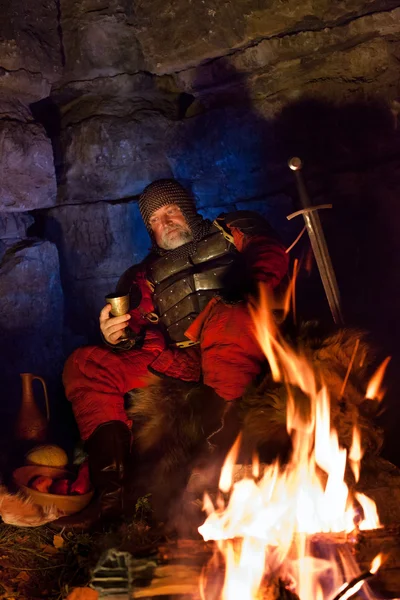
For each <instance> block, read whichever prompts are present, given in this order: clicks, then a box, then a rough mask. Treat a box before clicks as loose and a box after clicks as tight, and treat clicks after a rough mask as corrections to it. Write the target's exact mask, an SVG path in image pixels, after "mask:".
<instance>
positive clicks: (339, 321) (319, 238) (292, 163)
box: [287, 157, 343, 325]
mask: <svg viewBox="0 0 400 600" xmlns="http://www.w3.org/2000/svg"><path fill="white" fill-rule="evenodd" d="M288 165H289V168H290V169H291V170H292V171H294V174H295V177H296V184H297V191H298V193H299V197H300V202H301V204H302V206H303V208H302V210H299V211H297V212H295V213H293V214H291V215H289V216H288V217H287V219H289V220H290V219H293V218H294V217H296V216H297V215H303V218H304V223H305V226H306V229H307V233H308V237H309V238H310V242H311V248H312V251H313V254H314V258H315V262H316V263H317V267H318V271H319V274H320V277H321V280H322V285H323V286H324V291H325V295H326V297H327V300H328V304H329V308H330V310H331V313H332V317H333V320H334V322H335V323H336V325H343V316H342V311H341V306H340V293H339V288H338V284H337V281H336V277H335V272H334V270H333V266H332V262H331V258H330V256H329V251H328V246H327V245H326V240H325V236H324V232H323V230H322V225H321V221H320V218H319V214H318V210H320V209H321V208H332V205H331V204H322V205H320V206H313V205H312V204H311V201H310V198H309V196H308V193H307V190H306V186H305V184H304V180H303V176H302V173H301V169H302V166H303V164H302V162H301V160H300V158H298V157H293V158H291V159H290V160H289V162H288Z"/></svg>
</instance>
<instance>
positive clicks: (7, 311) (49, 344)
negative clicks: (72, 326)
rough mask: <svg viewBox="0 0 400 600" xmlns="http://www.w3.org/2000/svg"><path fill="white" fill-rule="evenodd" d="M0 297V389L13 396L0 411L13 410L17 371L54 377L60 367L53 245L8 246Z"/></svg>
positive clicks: (57, 279) (59, 310)
mask: <svg viewBox="0 0 400 600" xmlns="http://www.w3.org/2000/svg"><path fill="white" fill-rule="evenodd" d="M0 298H1V300H0V304H1V310H0V331H1V340H2V342H1V351H0V360H1V365H2V369H1V375H0V387H1V389H2V390H3V392H4V393H5V392H7V394H11V397H14V398H15V402H14V403H9V402H7V401H5V402H3V403H2V410H6V411H11V412H13V413H14V414H15V411H16V410H17V408H18V406H19V405H18V404H16V399H17V398H20V395H21V390H20V380H19V374H20V373H23V372H32V373H35V374H37V375H41V376H43V377H45V378H46V379H47V380H48V381H53V380H54V373H59V372H60V368H61V361H62V356H63V348H62V335H63V316H64V315H63V304H64V300H63V294H62V289H61V282H60V275H59V262H58V253H57V249H56V247H55V246H54V245H53V244H52V243H50V242H48V241H45V242H44V241H39V240H37V241H35V240H29V241H28V240H25V241H21V242H19V243H16V244H14V245H13V246H12V247H10V248H8V250H7V252H6V254H5V255H4V257H3V259H2V261H1V263H0ZM5 400H6V398H5Z"/></svg>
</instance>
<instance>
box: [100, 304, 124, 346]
mask: <svg viewBox="0 0 400 600" xmlns="http://www.w3.org/2000/svg"><path fill="white" fill-rule="evenodd" d="M110 311H111V304H106V305H105V307H104V308H103V309H102V310H101V312H100V318H99V320H100V330H101V333H102V334H103V336H104V339H105V340H106V342H108V343H109V344H112V345H114V346H115V344H118V340H119V339H120V337H121V336H122V333H123V331H124V329H125V327H126V325H127V322H128V321H129V319H130V318H131V315H122V316H121V317H110Z"/></svg>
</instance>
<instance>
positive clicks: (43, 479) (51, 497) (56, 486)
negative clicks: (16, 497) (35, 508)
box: [13, 464, 94, 515]
mask: <svg viewBox="0 0 400 600" xmlns="http://www.w3.org/2000/svg"><path fill="white" fill-rule="evenodd" d="M13 477H14V481H15V483H16V484H17V486H18V487H19V489H20V490H21V491H22V492H23V493H24V494H25V495H26V496H28V497H30V498H31V499H32V500H33V502H35V504H39V505H40V506H44V507H48V506H55V507H56V508H57V509H58V510H59V511H60V513H63V514H64V515H72V514H74V513H77V512H79V511H80V510H82V509H83V508H85V506H87V505H88V504H89V502H90V500H91V499H92V497H93V493H94V491H93V489H92V488H91V487H90V483H89V478H88V474H87V465H86V464H84V465H82V467H81V469H80V471H79V474H78V476H77V477H76V476H75V475H74V474H73V473H72V472H70V471H68V470H67V469H58V468H55V467H44V466H41V465H28V466H25V467H20V468H19V469H16V470H15V471H14V473H13Z"/></svg>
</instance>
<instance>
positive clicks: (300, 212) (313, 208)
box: [286, 204, 332, 221]
mask: <svg viewBox="0 0 400 600" xmlns="http://www.w3.org/2000/svg"><path fill="white" fill-rule="evenodd" d="M322 208H332V204H318V206H309V207H307V208H302V209H301V210H296V212H294V213H291V214H290V215H287V217H286V218H287V220H288V221H291V220H292V219H294V218H295V217H298V216H299V215H304V214H305V213H310V212H315V211H317V210H320V209H322Z"/></svg>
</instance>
